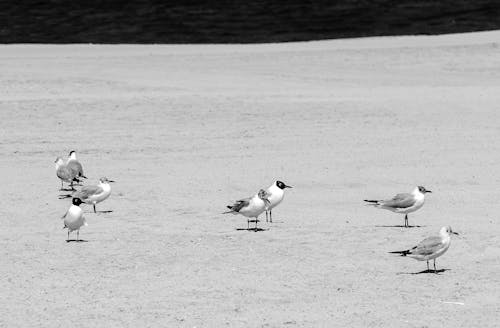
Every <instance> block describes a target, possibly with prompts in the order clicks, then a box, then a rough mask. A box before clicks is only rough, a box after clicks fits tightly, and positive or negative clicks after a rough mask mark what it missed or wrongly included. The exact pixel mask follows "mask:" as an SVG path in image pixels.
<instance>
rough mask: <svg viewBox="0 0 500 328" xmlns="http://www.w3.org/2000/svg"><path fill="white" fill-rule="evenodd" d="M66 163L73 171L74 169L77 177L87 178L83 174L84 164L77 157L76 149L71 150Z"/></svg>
mask: <svg viewBox="0 0 500 328" xmlns="http://www.w3.org/2000/svg"><path fill="white" fill-rule="evenodd" d="M66 165H67V166H68V167H69V168H70V170H71V171H73V173H74V174H75V176H76V177H78V178H84V179H87V177H86V176H85V175H83V167H82V164H81V163H80V162H79V161H78V160H77V159H76V151H74V150H72V151H70V152H69V156H68V160H67V162H66Z"/></svg>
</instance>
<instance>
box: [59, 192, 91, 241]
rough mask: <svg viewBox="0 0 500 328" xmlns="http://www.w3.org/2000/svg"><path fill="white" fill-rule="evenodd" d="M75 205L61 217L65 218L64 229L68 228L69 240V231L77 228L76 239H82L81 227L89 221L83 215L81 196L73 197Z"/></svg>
mask: <svg viewBox="0 0 500 328" xmlns="http://www.w3.org/2000/svg"><path fill="white" fill-rule="evenodd" d="M72 203H73V205H71V207H70V208H69V209H68V210H67V211H66V213H65V214H64V215H63V216H62V217H61V219H64V227H63V229H65V228H67V229H68V239H67V240H66V241H67V242H69V233H70V232H72V231H75V230H76V241H78V240H79V239H80V228H81V227H82V226H84V225H85V226H86V225H87V221H85V218H84V217H83V211H82V209H81V208H80V204H81V203H82V200H81V199H80V198H73V200H72Z"/></svg>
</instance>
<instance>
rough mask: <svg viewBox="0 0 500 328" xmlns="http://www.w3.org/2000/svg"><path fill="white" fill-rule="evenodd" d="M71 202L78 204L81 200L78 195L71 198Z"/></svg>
mask: <svg viewBox="0 0 500 328" xmlns="http://www.w3.org/2000/svg"><path fill="white" fill-rule="evenodd" d="M71 202H72V203H73V205H76V206H80V204H81V203H82V200H81V199H80V198H78V197H75V198H73V200H72V201H71Z"/></svg>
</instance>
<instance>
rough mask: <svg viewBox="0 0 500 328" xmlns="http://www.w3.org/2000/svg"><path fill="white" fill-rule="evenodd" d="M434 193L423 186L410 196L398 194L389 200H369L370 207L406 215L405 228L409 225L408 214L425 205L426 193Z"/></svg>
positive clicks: (416, 188)
mask: <svg viewBox="0 0 500 328" xmlns="http://www.w3.org/2000/svg"><path fill="white" fill-rule="evenodd" d="M428 192H432V191H430V190H427V189H425V188H424V187H422V186H418V187H415V189H413V191H412V192H411V193H409V194H397V195H396V196H394V197H393V198H392V199H389V200H368V199H365V202H368V203H369V204H368V205H373V206H375V207H378V208H383V209H386V210H389V211H392V212H395V213H404V214H405V227H409V225H408V213H411V212H415V211H416V210H418V209H419V208H421V207H422V206H423V205H424V202H425V193H428Z"/></svg>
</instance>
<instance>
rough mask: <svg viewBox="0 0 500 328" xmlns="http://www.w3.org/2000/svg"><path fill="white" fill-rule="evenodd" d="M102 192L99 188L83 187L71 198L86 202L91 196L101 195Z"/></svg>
mask: <svg viewBox="0 0 500 328" xmlns="http://www.w3.org/2000/svg"><path fill="white" fill-rule="evenodd" d="M103 191H104V190H103V189H102V188H101V187H99V186H83V187H82V189H80V190H79V191H77V192H76V193H75V194H74V195H73V197H74V198H80V199H81V200H86V199H87V198H89V197H90V196H92V195H97V194H100V193H102V192H103Z"/></svg>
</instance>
